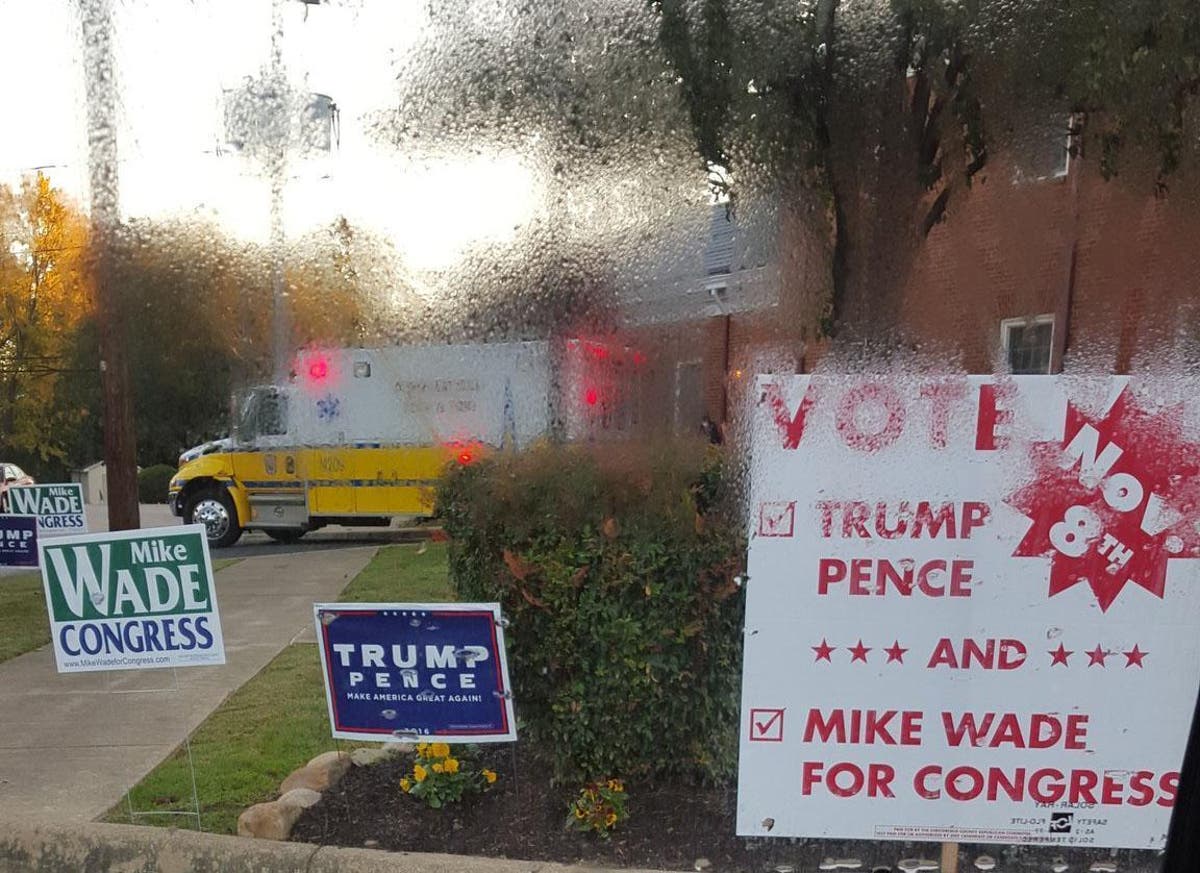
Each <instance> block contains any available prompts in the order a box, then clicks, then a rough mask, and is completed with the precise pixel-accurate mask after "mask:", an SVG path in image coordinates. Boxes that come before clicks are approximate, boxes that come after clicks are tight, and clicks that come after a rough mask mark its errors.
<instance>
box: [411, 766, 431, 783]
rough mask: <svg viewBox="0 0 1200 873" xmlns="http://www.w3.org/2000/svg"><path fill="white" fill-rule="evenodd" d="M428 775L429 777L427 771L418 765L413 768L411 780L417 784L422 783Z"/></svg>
mask: <svg viewBox="0 0 1200 873" xmlns="http://www.w3.org/2000/svg"><path fill="white" fill-rule="evenodd" d="M428 775H429V771H428V770H426V769H425V768H424V767H422V766H421V765H420V764H417V765H416V766H415V767H413V778H414V779H416V780H417V781H418V782H424V781H425V777H426V776H428Z"/></svg>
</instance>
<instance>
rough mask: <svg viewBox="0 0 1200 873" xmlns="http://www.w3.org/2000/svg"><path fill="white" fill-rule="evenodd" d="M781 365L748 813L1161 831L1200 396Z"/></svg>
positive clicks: (752, 622)
mask: <svg viewBox="0 0 1200 873" xmlns="http://www.w3.org/2000/svg"><path fill="white" fill-rule="evenodd" d="M1161 387H1162V386H1154V385H1141V384H1138V383H1129V382H1127V381H1126V380H1124V379H1118V378H1112V379H1108V378H1105V379H1095V380H1086V379H1084V380H1081V379H1069V380H1068V379H1063V378H1060V377H1050V376H1044V377H1010V378H997V379H988V378H976V377H971V378H968V377H959V378H953V379H940V380H927V381H918V380H900V379H891V378H888V377H853V378H852V377H808V376H795V377H786V378H783V379H774V378H767V377H764V378H762V379H760V382H759V388H758V390H759V400H760V402H759V404H758V407H757V410H756V416H757V420H756V425H755V429H754V442H753V446H752V452H753V473H752V486H751V488H752V513H753V520H752V525H753V530H752V537H753V538H752V545H751V548H750V565H749V577H750V581H749V588H748V600H747V616H746V625H747V628H746V645H745V679H744V684H743V701H742V707H743V708H742V737H741V764H740V767H741V773H740V782H739V796H738V832H739V833H740V834H744V835H771V836H825V837H840V838H861V839H901V840H951V841H954V840H957V841H968V842H1002V843H1027V844H1060V845H1081V846H1095V847H1129V848H1151V849H1153V848H1161V847H1162V846H1163V845H1164V843H1165V835H1166V831H1167V826H1168V821H1169V817H1170V813H1171V807H1172V805H1173V803H1174V801H1175V797H1176V791H1177V788H1178V784H1179V768H1180V765H1181V763H1182V758H1183V750H1184V746H1185V743H1186V739H1187V732H1188V727H1189V721H1190V717H1191V712H1192V705H1193V701H1194V699H1195V695H1196V689H1197V687H1198V686H1200V575H1198V572H1200V571H1198V562H1197V560H1196V559H1197V557H1198V556H1200V533H1198V527H1197V520H1198V518H1197V506H1198V505H1200V475H1198V474H1200V446H1198V445H1197V441H1196V434H1197V430H1196V424H1197V420H1198V415H1200V408H1197V406H1198V405H1200V404H1198V403H1197V401H1196V400H1195V399H1194V397H1195V395H1194V393H1191V394H1189V393H1185V392H1182V391H1181V392H1180V393H1179V396H1175V397H1171V396H1166V395H1165V394H1156V393H1155V391H1154V390H1152V389H1158V388H1161Z"/></svg>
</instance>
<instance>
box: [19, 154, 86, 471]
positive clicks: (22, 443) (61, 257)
mask: <svg viewBox="0 0 1200 873" xmlns="http://www.w3.org/2000/svg"><path fill="white" fill-rule="evenodd" d="M0 227H3V234H2V236H3V238H4V239H5V240H7V241H9V247H8V250H7V251H4V252H0V455H3V456H4V457H6V458H13V459H19V460H20V461H22V462H24V463H26V464H27V465H28V466H29V467H31V468H32V469H34V470H36V471H39V472H41V471H42V470H55V471H57V472H61V471H62V468H63V466H64V463H65V460H66V436H65V435H66V433H67V431H68V430H69V427H70V424H71V421H72V415H71V411H70V410H67V409H63V408H60V407H57V406H56V405H55V404H54V402H53V401H54V396H55V392H56V389H57V387H58V385H59V383H60V382H61V381H62V380H63V379H65V378H68V377H70V376H73V375H74V373H72V372H71V370H72V366H71V364H70V358H71V357H72V354H71V352H72V344H73V342H74V338H75V333H76V331H77V328H78V325H79V322H80V320H81V319H82V318H84V317H85V316H86V315H87V312H88V310H89V309H90V306H91V299H90V291H89V287H88V284H87V277H86V273H85V271H84V270H83V269H82V259H83V256H84V252H85V249H86V246H87V235H88V234H87V223H86V221H85V220H84V218H83V216H82V215H81V214H80V213H79V212H78V211H77V210H76V209H75V208H74V207H73V206H72V205H71V204H69V203H68V202H67V200H66V199H65V197H64V196H63V194H62V192H61V191H60V190H58V189H56V188H54V187H52V186H51V185H50V182H49V180H48V179H47V178H46V177H45V176H43V175H42V174H41V173H38V174H37V175H35V176H31V177H28V178H26V179H24V180H23V181H22V182H21V185H20V187H19V188H18V189H17V190H13V189H11V188H2V189H0ZM94 369H95V368H94V364H93V366H92V370H93V372H94Z"/></svg>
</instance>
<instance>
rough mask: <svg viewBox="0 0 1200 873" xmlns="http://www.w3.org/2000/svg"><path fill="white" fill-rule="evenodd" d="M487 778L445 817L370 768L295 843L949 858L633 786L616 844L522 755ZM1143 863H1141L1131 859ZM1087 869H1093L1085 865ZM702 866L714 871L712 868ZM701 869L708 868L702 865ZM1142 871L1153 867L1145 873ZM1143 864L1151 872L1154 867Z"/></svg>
mask: <svg viewBox="0 0 1200 873" xmlns="http://www.w3.org/2000/svg"><path fill="white" fill-rule="evenodd" d="M476 765H477V766H486V767H489V768H491V769H493V770H495V771H496V772H497V773H499V774H500V779H499V780H498V781H497V783H496V784H495V786H493V788H492V789H491V790H490V791H488V792H486V793H484V794H482V795H470V796H468V797H466V798H464V800H463V801H462V802H461V803H458V804H455V805H452V806H450V807H448V808H446V809H441V810H434V809H429V808H428V807H426V806H425V805H424V804H423V803H422V802H421V801H419V800H417V799H415V798H412V797H409V796H408V795H406V794H404V793H403V792H402V791H401V790H400V788H399V782H400V778H401V777H402V776H405V775H408V774H409V773H410V772H411V767H412V762H411V757H410V756H408V755H400V756H397V757H395V758H391V759H387V760H385V761H382V762H381V763H378V764H374V765H371V766H368V767H352V768H351V769H350V771H349V773H347V774H346V776H345V777H344V778H343V779H342V781H341V782H340V783H338V785H337V786H336V787H335V788H333V789H331V790H329V791H327V792H325V794H324V796H323V797H322V799H321V802H320V803H318V804H317V805H316V806H314V807H312V808H311V809H308V810H306V811H305V813H304V815H303V817H302V818H301V819H300V821H299V822H298V823H297V824H296V827H295V829H294V830H293V832H292V839H293V840H295V841H298V842H307V843H320V844H325V845H336V846H353V847H360V848H361V847H363V846H367V847H371V848H378V849H384V850H388V851H395V852H438V853H449V854H461V855H485V856H489V857H493V858H516V859H523V860H529V861H559V862H563V863H568V864H570V863H576V862H583V863H588V864H597V865H606V866H613V867H643V868H656V869H664V870H685V871H686V870H695V869H707V870H708V871H709V873H726V871H746V873H766V871H780V873H788V871H796V873H800V871H804V873H808V871H815V870H816V869H817V867H818V865H819V864H820V863H821V861H822V860H823V859H825V858H830V857H832V858H858V859H860V860H861V862H862V867H861V868H860V869H862V870H863V871H872V870H876V869H878V870H887V871H891V870H894V869H895V865H896V863H897V861H899V860H900V859H901V858H914V857H915V858H930V859H936V858H938V856H939V846H938V845H937V844H928V843H924V844H912V843H899V842H861V841H859V842H844V841H831V840H790V839H744V838H741V837H738V836H736V835H735V820H736V802H737V801H736V791H735V789H734V788H732V787H729V788H714V787H693V786H678V785H659V786H649V785H639V784H634V783H629V784H627V788H628V791H629V801H628V809H629V813H630V816H629V819H628V820H627V821H626V822H625V823H624V824H623V825H622V826H621V827H620V828H619V829H618V830H616V831H615V832H614V833H613V834H612V836H611V837H610V838H609V839H600V838H598V837H596V836H594V835H591V834H581V833H579V832H578V831H576V830H574V829H568V828H566V827H565V822H566V820H567V804H568V802H569V800H570V799H571V798H572V797H573V796H574V791H573V790H572V788H571V787H569V786H554V785H552V784H551V782H550V776H549V773H550V771H549V768H548V766H547V765H546V764H544V763H542V762H540V761H538V760H537V759H536V757H535V756H534V755H532V754H531V752H530V751H529V750H528V749H525V748H522V746H521V744H519V743H518V744H517V745H516V746H515V747H512V746H505V747H485V748H483V749H482V750H481V751H480V753H479V754H478V756H477V757H476ZM981 854H988V855H992V856H994V857H996V858H997V859H999V860H1000V861H1001V865H998V867H997V869H998V870H1005V871H1010V870H1012V871H1015V870H1022V871H1024V870H1029V871H1033V870H1036V871H1039V873H1042V871H1047V873H1048V871H1049V870H1050V860H1051V859H1052V858H1058V857H1063V858H1066V859H1067V860H1069V861H1073V863H1072V864H1071V869H1072V870H1086V869H1087V868H1088V866H1089V864H1090V863H1091V861H1095V860H1099V859H1101V858H1105V859H1108V858H1111V855H1110V853H1108V852H1103V851H1092V852H1088V853H1080V852H1071V851H1064V850H1056V849H1030V848H1025V849H1022V848H1015V849H1008V848H1006V847H1002V846H977V847H966V846H964V847H963V854H962V856H961V857H962V864H961V866H960V869H961V870H963V871H972V873H973V871H974V870H975V869H976V868H975V866H974V864H973V863H972V861H973V860H974V859H975V858H976V857H977V856H978V855H981ZM1121 854H1122V855H1125V858H1123V859H1122V860H1124V862H1125V863H1123V864H1122V865H1121V867H1120V869H1121V870H1122V873H1126V871H1130V870H1139V869H1145V870H1153V869H1157V865H1153V866H1152V865H1151V864H1149V863H1146V862H1147V861H1148V860H1149V859H1147V858H1145V856H1147V855H1150V853H1121ZM1134 854H1136V855H1139V856H1142V857H1140V858H1137V859H1136V861H1135V862H1134V863H1132V864H1131V863H1130V861H1134V858H1131V857H1130V855H1134ZM1085 858H1086V859H1087V860H1086V862H1085ZM701 859H704V860H707V861H708V866H707V867H706V866H705V865H704V864H703V861H702V860H701ZM697 862H700V863H699V865H698V864H697ZM1137 862H1142V863H1137ZM1143 864H1145V866H1144V867H1143Z"/></svg>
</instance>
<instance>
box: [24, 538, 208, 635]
mask: <svg viewBox="0 0 1200 873" xmlns="http://www.w3.org/2000/svg"><path fill="white" fill-rule="evenodd" d="M114 547H115V548H114ZM46 556H47V558H48V577H49V581H50V589H51V590H50V595H51V615H52V618H53V619H54V622H55V628H54V632H55V635H56V642H57V643H58V648H59V650H60V651H61V652H62V653H63V654H65V655H67V656H70V657H72V658H77V657H81V656H85V655H86V656H96V655H114V654H130V653H133V654H141V653H145V652H191V651H193V650H196V651H206V650H209V649H212V648H213V645H214V637H215V633H214V629H213V627H212V626H211V624H210V622H211V617H210V613H211V612H212V610H213V601H212V588H211V586H210V584H209V579H208V574H207V572H206V568H205V565H204V560H203V555H202V552H201V549H200V547H199V546H198V545H197V543H192V544H190V545H189V544H188V543H185V542H182V541H178V540H175V541H172V540H170V539H165V538H153V539H144V540H129V541H127V542H121V543H111V542H104V543H95V544H86V545H72V546H67V547H54V548H47V549H46Z"/></svg>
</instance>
